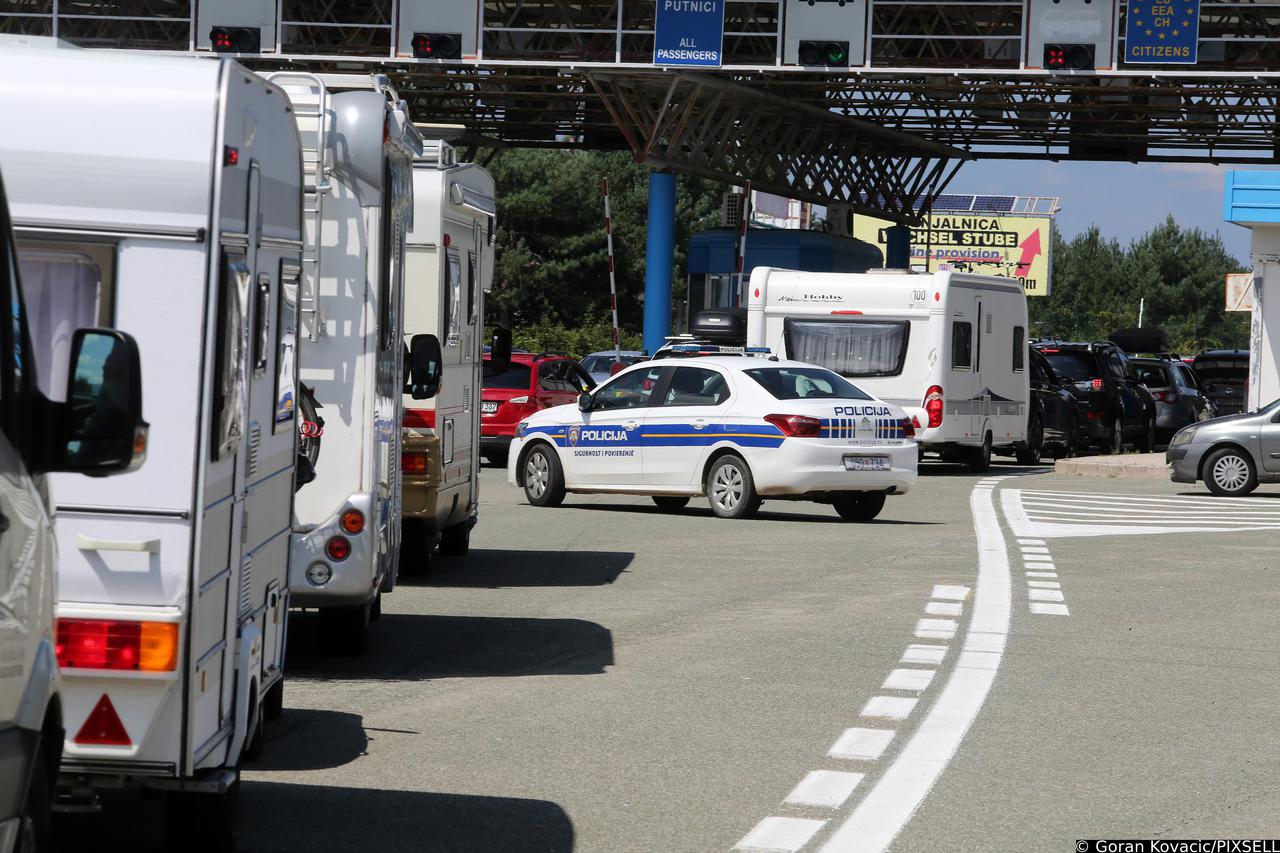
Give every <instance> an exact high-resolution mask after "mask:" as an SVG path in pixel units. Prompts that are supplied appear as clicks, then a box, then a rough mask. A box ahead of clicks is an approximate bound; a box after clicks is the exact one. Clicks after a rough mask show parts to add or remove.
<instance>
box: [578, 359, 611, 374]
mask: <svg viewBox="0 0 1280 853" xmlns="http://www.w3.org/2000/svg"><path fill="white" fill-rule="evenodd" d="M582 368H583V370H587V371H589V372H591V373H607V372H608V371H609V360H608V359H606V358H605V357H604V356H602V355H589V356H587V357H586V358H584V359H583V360H582Z"/></svg>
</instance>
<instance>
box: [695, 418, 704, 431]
mask: <svg viewBox="0 0 1280 853" xmlns="http://www.w3.org/2000/svg"><path fill="white" fill-rule="evenodd" d="M706 425H707V422H706V421H704V420H703V419H702V418H698V419H697V420H696V421H694V422H693V424H692V426H693V428H694V429H704V428H705V427H706Z"/></svg>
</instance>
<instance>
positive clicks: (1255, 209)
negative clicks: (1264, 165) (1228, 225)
mask: <svg viewBox="0 0 1280 853" xmlns="http://www.w3.org/2000/svg"><path fill="white" fill-rule="evenodd" d="M1222 218H1223V219H1225V220H1226V221H1227V222H1234V223H1235V224H1237V225H1275V224H1277V223H1280V172H1236V171H1232V172H1227V179H1226V193H1225V198H1224V200H1223V210H1222Z"/></svg>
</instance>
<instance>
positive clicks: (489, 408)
mask: <svg viewBox="0 0 1280 853" xmlns="http://www.w3.org/2000/svg"><path fill="white" fill-rule="evenodd" d="M496 411H498V401H497V400H482V401H480V414H482V415H492V414H493V413H494V412H496Z"/></svg>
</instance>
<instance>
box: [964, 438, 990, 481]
mask: <svg viewBox="0 0 1280 853" xmlns="http://www.w3.org/2000/svg"><path fill="white" fill-rule="evenodd" d="M990 467H991V433H987V434H986V435H984V436H983V437H982V444H981V446H979V447H975V448H972V449H971V450H970V451H969V470H970V471H973V472H975V473H981V472H983V471H986V470H987V469H989V468H990Z"/></svg>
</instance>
